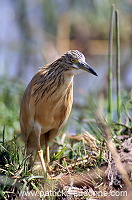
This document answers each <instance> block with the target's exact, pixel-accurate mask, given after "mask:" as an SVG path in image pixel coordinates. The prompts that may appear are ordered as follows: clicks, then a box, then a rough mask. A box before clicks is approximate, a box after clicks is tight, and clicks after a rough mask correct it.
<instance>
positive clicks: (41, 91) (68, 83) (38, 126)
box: [20, 50, 97, 173]
mask: <svg viewBox="0 0 132 200" xmlns="http://www.w3.org/2000/svg"><path fill="white" fill-rule="evenodd" d="M84 71H86V72H89V73H91V74H93V75H95V76H97V74H96V72H95V71H94V70H93V69H92V68H91V67H90V66H89V65H88V64H87V63H86V62H85V57H84V55H83V54H82V53H81V52H79V51H78V50H70V51H68V52H67V53H65V54H64V55H63V56H61V57H60V58H58V59H57V60H55V61H54V62H52V63H51V64H48V65H46V66H43V67H42V68H40V70H39V71H38V72H37V73H36V74H35V75H34V77H33V78H32V80H31V81H30V83H29V85H28V86H27V88H26V90H25V93H24V95H23V99H22V103H21V109H20V126H21V133H22V135H23V138H24V141H25V144H26V149H27V154H28V155H29V154H31V155H32V154H33V152H38V157H39V159H40V162H41V165H42V169H43V171H44V172H45V173H46V164H48V163H49V161H50V155H49V145H48V143H49V141H51V140H52V139H53V138H55V137H56V136H57V135H58V134H59V132H60V131H61V130H62V128H63V127H64V125H65V124H66V122H67V119H68V117H69V115H70V112H71V107H72V103H73V78H74V75H75V74H79V73H81V72H84ZM43 146H45V149H46V162H45V161H44V157H43V150H42V147H43ZM30 164H31V163H30Z"/></svg>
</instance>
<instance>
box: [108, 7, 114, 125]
mask: <svg viewBox="0 0 132 200" xmlns="http://www.w3.org/2000/svg"><path fill="white" fill-rule="evenodd" d="M114 13H115V5H114V4H112V6H111V17H110V30H109V48H108V117H109V120H110V121H112V117H113V114H112V110H113V109H112V55H113V27H114Z"/></svg>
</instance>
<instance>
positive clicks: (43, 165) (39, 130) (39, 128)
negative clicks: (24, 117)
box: [34, 124, 46, 173]
mask: <svg viewBox="0 0 132 200" xmlns="http://www.w3.org/2000/svg"><path fill="white" fill-rule="evenodd" d="M34 128H35V133H36V138H37V147H38V156H39V159H40V162H41V165H42V169H43V171H44V173H46V166H45V161H44V157H43V150H42V148H41V145H40V135H41V126H40V125H39V124H37V125H36V126H35V127H34Z"/></svg>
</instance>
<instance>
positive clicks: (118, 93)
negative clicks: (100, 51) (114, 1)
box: [115, 10, 121, 123]
mask: <svg viewBox="0 0 132 200" xmlns="http://www.w3.org/2000/svg"><path fill="white" fill-rule="evenodd" d="M115 25H116V92H117V117H118V123H121V94H120V34H119V11H118V10H116V11H115Z"/></svg>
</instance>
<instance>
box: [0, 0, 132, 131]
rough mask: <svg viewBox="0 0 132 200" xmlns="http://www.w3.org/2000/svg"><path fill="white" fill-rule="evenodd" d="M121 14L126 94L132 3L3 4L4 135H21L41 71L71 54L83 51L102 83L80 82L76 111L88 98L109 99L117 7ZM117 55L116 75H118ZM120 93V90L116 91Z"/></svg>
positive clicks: (130, 75)
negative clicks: (22, 114) (27, 92)
mask: <svg viewBox="0 0 132 200" xmlns="http://www.w3.org/2000/svg"><path fill="white" fill-rule="evenodd" d="M112 3H114V4H115V6H116V8H117V9H119V12H120V39H121V40H120V41H121V88H122V90H127V91H129V90H130V88H131V85H132V1H131V0H113V1H112V0H109V1H106V0H100V1H99V0H66V1H62V0H37V1H36V0H4V1H1V3H0V115H1V116H0V118H1V119H0V131H1V133H2V131H3V130H5V128H6V127H7V126H8V131H9V132H13V131H14V127H15V129H16V130H18V129H19V105H20V101H21V96H22V94H23V91H24V89H25V87H26V85H27V84H28V82H29V81H30V80H31V78H32V76H33V75H34V74H35V73H36V72H37V71H38V69H39V67H41V66H43V65H45V64H47V63H49V62H52V61H54V60H55V59H56V58H58V57H59V56H61V55H62V54H63V53H65V52H67V51H68V50H69V49H77V50H79V51H81V52H82V53H83V54H84V55H85V57H86V61H87V62H88V63H89V64H90V65H91V66H92V67H93V69H95V71H96V72H97V74H98V75H99V76H98V77H95V76H92V75H90V74H88V73H86V72H85V73H82V74H79V75H77V76H76V77H75V80H74V106H76V105H83V104H84V103H85V101H86V97H87V95H88V93H91V92H93V93H96V94H97V97H98V95H102V94H103V95H104V96H106V95H107V71H108V39H109V22H110V10H111V4H112ZM114 58H115V49H114V50H113V75H114V74H115V60H114ZM113 89H114V90H115V85H113Z"/></svg>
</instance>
